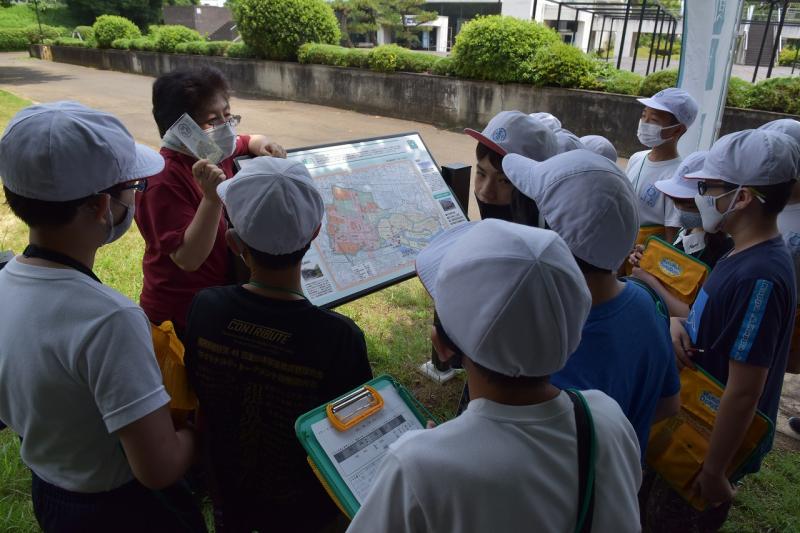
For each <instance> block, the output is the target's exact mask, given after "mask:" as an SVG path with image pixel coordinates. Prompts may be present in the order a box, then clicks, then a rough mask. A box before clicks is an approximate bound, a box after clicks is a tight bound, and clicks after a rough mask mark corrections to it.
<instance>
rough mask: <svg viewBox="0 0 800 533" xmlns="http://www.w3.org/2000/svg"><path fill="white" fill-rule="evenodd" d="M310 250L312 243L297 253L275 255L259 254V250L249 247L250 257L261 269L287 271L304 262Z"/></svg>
mask: <svg viewBox="0 0 800 533" xmlns="http://www.w3.org/2000/svg"><path fill="white" fill-rule="evenodd" d="M309 248H311V243H310V242H309V243H308V244H306V245H305V246H304V247H303V248H301V249H300V250H297V251H296V252H291V253H288V254H282V255H273V254H268V253H266V252H259V251H258V250H254V249H253V248H250V247H249V246H248V247H247V249H248V250H249V251H250V257H252V258H253V261H254V262H255V263H256V264H257V265H258V266H260V267H261V268H266V269H268V270H285V269H287V268H291V267H293V266H296V265H297V264H299V263H300V262H301V261H302V260H303V256H304V255H306V252H307V251H308V249H309Z"/></svg>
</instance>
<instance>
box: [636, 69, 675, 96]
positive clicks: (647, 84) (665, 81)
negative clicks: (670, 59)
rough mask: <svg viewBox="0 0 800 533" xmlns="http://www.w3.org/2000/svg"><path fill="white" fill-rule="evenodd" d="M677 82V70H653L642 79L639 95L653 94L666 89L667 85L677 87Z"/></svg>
mask: <svg viewBox="0 0 800 533" xmlns="http://www.w3.org/2000/svg"><path fill="white" fill-rule="evenodd" d="M677 84H678V71H677V70H661V71H659V72H653V73H652V74H650V75H649V76H647V77H646V78H645V79H644V80H643V81H642V86H641V87H640V88H639V95H640V96H653V95H654V94H656V93H657V92H658V91H661V90H664V89H666V88H667V87H675V86H676V85H677Z"/></svg>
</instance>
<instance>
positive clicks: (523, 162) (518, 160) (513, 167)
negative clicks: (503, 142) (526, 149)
mask: <svg viewBox="0 0 800 533" xmlns="http://www.w3.org/2000/svg"><path fill="white" fill-rule="evenodd" d="M538 164H539V161H535V160H533V159H528V158H527V157H525V156H521V155H519V154H509V155H508V157H504V158H503V174H505V175H506V178H508V180H509V181H510V182H511V184H512V185H514V187H516V188H517V189H518V190H519V191H520V192H521V193H522V194H524V195H525V196H527V197H528V198H530V199H532V200H534V201H535V200H536V198H535V197H534V195H535V192H536V191H534V188H533V185H534V182H533V180H532V179H529V176H530V175H531V172H533V170H534V169H535V168H536V165H538Z"/></svg>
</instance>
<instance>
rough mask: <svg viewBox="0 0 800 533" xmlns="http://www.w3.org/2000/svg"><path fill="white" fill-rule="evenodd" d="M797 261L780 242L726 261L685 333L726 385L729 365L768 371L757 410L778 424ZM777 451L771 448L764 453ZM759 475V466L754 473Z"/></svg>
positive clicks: (714, 275)
mask: <svg viewBox="0 0 800 533" xmlns="http://www.w3.org/2000/svg"><path fill="white" fill-rule="evenodd" d="M793 269H794V267H793V266H792V258H791V256H790V255H789V251H788V249H787V248H786V245H785V244H784V242H783V239H782V238H781V237H775V238H774V239H770V240H768V241H765V242H763V243H760V244H757V245H756V246H753V247H751V248H748V249H746V250H743V251H742V252H739V253H737V254H735V255H730V256H728V257H726V258H723V259H721V260H720V261H719V262H718V263H717V266H716V268H714V270H713V271H712V272H711V275H710V276H709V277H708V280H707V281H706V283H705V285H703V288H702V289H701V290H700V293H699V294H698V295H697V300H695V302H694V305H693V306H692V310H691V312H690V313H689V318H688V319H687V320H686V330H687V331H688V333H689V336H690V337H691V339H692V343H693V345H694V346H695V347H697V348H701V349H703V350H705V352H704V353H698V354H697V355H696V356H695V357H694V361H695V362H696V363H697V364H698V365H700V366H701V367H703V368H704V369H705V370H706V371H707V372H708V373H710V374H711V375H712V376H714V377H715V378H716V379H717V380H719V381H720V382H721V383H723V384H725V383H727V382H728V365H729V361H730V360H733V361H739V362H741V363H746V364H748V365H754V366H760V367H764V368H769V374H768V375H767V382H766V384H765V385H764V392H763V393H762V394H761V398H760V399H759V401H758V409H759V410H760V411H761V412H762V413H764V414H765V415H767V416H768V417H769V418H770V419H772V421H773V422H775V420H776V418H777V415H778V403H779V401H780V397H781V387H782V386H783V375H784V372H785V371H786V360H787V357H788V355H789V343H790V341H791V336H792V327H793V324H794V311H795V306H796V298H797V292H796V289H795V278H794V270H793ZM770 448H772V442H769V443H767V445H765V448H764V449H763V450H761V451H762V452H763V453H766V452H767V451H769V450H770ZM748 470H750V471H757V470H758V465H757V464H756V465H753V467H752V468H749V469H748Z"/></svg>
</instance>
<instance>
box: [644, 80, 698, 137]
mask: <svg viewBox="0 0 800 533" xmlns="http://www.w3.org/2000/svg"><path fill="white" fill-rule="evenodd" d="M638 100H639V103H640V104H642V105H645V106H647V107H651V108H653V109H658V110H659V111H666V112H667V113H672V115H673V116H674V117H675V118H676V119H678V122H680V123H681V124H683V125H684V126H686V127H687V128H688V127H689V126H691V125H692V124H693V123H694V120H695V119H696V118H697V112H698V106H697V101H696V100H695V99H694V98H692V95H690V94H689V93H687V92H686V91H684V90H683V89H678V88H676V87H670V88H668V89H664V90H663V91H658V92H657V93H656V94H654V95H653V96H651V97H650V98H639V99H638Z"/></svg>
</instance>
